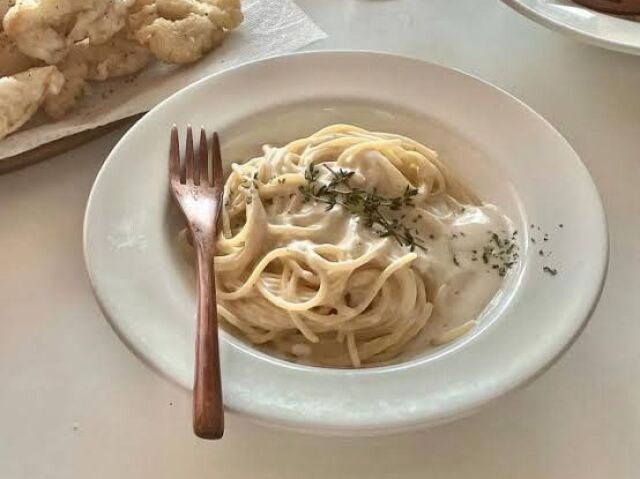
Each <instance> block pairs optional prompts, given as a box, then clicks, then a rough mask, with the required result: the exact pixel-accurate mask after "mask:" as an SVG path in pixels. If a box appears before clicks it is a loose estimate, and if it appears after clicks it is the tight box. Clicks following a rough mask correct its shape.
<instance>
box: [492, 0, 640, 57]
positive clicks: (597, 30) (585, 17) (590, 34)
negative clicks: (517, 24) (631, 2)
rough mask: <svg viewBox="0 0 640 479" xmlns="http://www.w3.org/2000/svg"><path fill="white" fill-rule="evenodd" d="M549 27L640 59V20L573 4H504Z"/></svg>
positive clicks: (557, 0) (547, 0) (548, 0)
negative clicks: (639, 56) (637, 56)
mask: <svg viewBox="0 0 640 479" xmlns="http://www.w3.org/2000/svg"><path fill="white" fill-rule="evenodd" d="M502 1H503V2H504V3H506V4H507V5H510V6H511V7H513V8H514V9H515V10H517V11H518V12H520V13H522V14H523V15H525V16H527V17H529V18H530V19H532V20H534V21H535V22H538V23H540V24H541V25H544V26H546V27H549V28H552V29H554V30H557V31H559V32H561V33H565V34H567V35H570V36H572V37H574V38H576V39H578V40H584V41H586V42H588V43H592V44H594V45H598V46H600V47H604V48H609V49H611V50H617V51H620V52H626V53H632V54H634V55H640V16H636V17H622V16H616V15H610V14H606V13H601V12H597V11H595V10H591V9H589V8H586V7H583V6H582V5H578V4H577V3H574V2H572V1H571V0H502Z"/></svg>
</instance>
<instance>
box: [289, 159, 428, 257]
mask: <svg viewBox="0 0 640 479" xmlns="http://www.w3.org/2000/svg"><path fill="white" fill-rule="evenodd" d="M323 166H324V167H325V168H326V169H327V170H328V171H329V172H330V173H331V179H330V181H329V183H325V184H321V185H320V184H318V179H319V177H320V171H319V169H318V168H316V167H315V166H314V165H313V164H311V165H309V166H308V167H307V169H306V170H305V173H304V178H305V180H307V184H306V185H304V186H300V188H299V190H300V193H302V197H303V199H304V201H305V202H308V201H311V200H314V201H316V202H318V203H323V204H326V205H327V206H326V210H327V211H330V210H331V209H333V208H334V207H335V206H336V205H340V206H342V208H344V209H345V210H346V211H348V212H349V213H351V214H352V215H355V216H357V217H358V218H359V219H360V221H361V223H362V224H363V225H365V226H367V227H368V228H371V229H372V230H373V231H374V232H375V233H376V234H378V235H379V236H380V237H381V238H387V237H391V238H393V239H395V240H396V241H397V242H398V244H400V245H401V246H406V247H408V248H409V249H410V250H411V251H413V250H415V248H420V249H422V250H425V251H426V247H425V246H424V245H423V244H422V243H423V242H422V240H421V239H420V238H418V237H416V236H414V235H413V234H412V233H411V231H410V230H409V228H407V227H406V226H405V225H404V224H403V223H402V222H401V221H399V220H398V219H396V218H393V219H392V218H391V217H390V214H389V211H398V210H400V209H401V208H403V207H415V205H414V203H413V199H414V197H415V196H416V195H417V194H418V189H417V188H412V187H411V186H407V188H406V189H405V191H404V193H403V195H402V196H399V197H395V198H386V197H384V196H381V195H379V194H378V193H377V191H376V190H375V188H374V190H373V191H366V190H364V189H361V188H352V187H351V185H350V184H349V180H350V179H351V177H352V176H353V175H354V174H355V171H348V170H343V169H342V168H340V169H338V170H334V169H333V168H331V167H329V166H328V165H323Z"/></svg>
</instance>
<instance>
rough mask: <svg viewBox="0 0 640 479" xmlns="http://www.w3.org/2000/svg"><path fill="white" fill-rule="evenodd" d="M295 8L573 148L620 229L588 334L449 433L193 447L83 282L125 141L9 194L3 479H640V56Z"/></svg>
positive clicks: (54, 168)
mask: <svg viewBox="0 0 640 479" xmlns="http://www.w3.org/2000/svg"><path fill="white" fill-rule="evenodd" d="M299 3H300V5H301V6H302V7H303V8H305V10H306V11H307V12H308V13H309V15H310V16H311V17H312V18H313V19H314V20H315V21H316V22H317V23H318V24H319V25H320V26H321V27H322V28H324V29H325V30H326V31H327V33H328V34H329V39H328V40H326V41H323V42H321V43H319V44H316V45H315V46H314V47H313V48H343V49H344V48H350V49H374V50H385V51H392V52H399V53H404V54H408V55H412V56H416V57H420V58H424V59H426V60H430V61H433V62H438V63H442V64H445V65H449V66H452V67H456V68H460V69H462V70H465V71H467V72H470V73H472V74H475V75H477V76H479V77H481V78H484V79H486V80H488V81H490V82H492V83H495V84H496V85H498V86H500V87H502V88H504V89H506V90H507V91H509V92H511V93H513V94H515V95H516V96H518V97H519V98H521V99H522V100H524V101H525V102H526V103H528V104H529V105H531V106H532V107H533V108H534V109H536V110H537V111H538V112H540V113H541V114H542V115H544V116H545V117H546V118H547V119H548V120H550V121H551V122H552V123H553V124H554V125H555V126H556V127H557V128H558V129H559V130H560V132H561V133H563V134H564V135H565V136H566V138H567V139H568V140H569V141H570V142H571V143H572V144H573V146H574V147H575V149H576V150H577V151H578V153H579V154H580V155H581V156H582V158H583V160H584V162H585V163H586V164H587V166H588V167H589V170H590V171H591V174H592V175H593V177H594V179H595V181H596V183H597V185H598V187H599V189H600V193H601V194H602V197H603V199H604V203H605V207H606V211H607V215H608V220H609V225H610V230H611V233H610V235H611V265H610V272H609V278H608V282H607V286H606V287H605V292H604V295H603V297H602V300H601V302H600V305H599V307H598V309H597V311H596V313H595V315H594V316H593V318H592V321H591V323H590V324H589V326H588V328H587V329H586V331H585V332H584V334H583V335H582V336H581V337H580V339H579V340H578V341H577V343H576V344H575V345H574V346H573V348H572V349H571V350H570V351H569V352H568V354H566V356H565V357H564V358H563V359H562V360H561V361H560V362H559V363H558V364H556V365H555V366H554V367H553V368H552V369H551V370H550V371H549V372H547V373H546V374H545V375H544V376H543V377H541V378H540V379H538V380H537V381H536V382H535V383H533V384H532V385H530V386H529V387H527V388H526V389H524V390H521V391H518V392H515V393H513V394H511V395H510V396H508V397H506V398H503V399H502V400H500V401H498V402H496V403H494V404H493V405H490V406H489V407H487V408H486V409H485V410H483V411H481V412H480V413H478V414H476V415H475V416H472V417H469V418H467V419H463V420H460V421H458V422H455V423H452V424H449V425H444V426H440V427H438V428H435V429H431V430H427V431H423V432H419V433H412V434H406V435H399V436H392V437H378V438H365V439H362V438H359V439H346V438H322V437H314V436H307V435H301V434H296V433H288V432H282V431H277V430H273V429H270V428H266V427H263V426H258V425H255V424H253V423H251V422H249V421H247V420H245V419H243V418H241V417H228V419H227V432H226V435H225V438H224V440H223V441H221V442H216V443H209V442H203V441H199V440H196V439H195V438H194V437H193V435H192V432H191V426H190V418H191V398H190V396H189V395H188V394H187V393H186V392H184V391H182V390H180V389H178V388H177V387H175V386H173V385H171V384H169V383H167V382H166V381H165V380H163V379H161V378H160V377H158V376H156V375H155V374H154V373H152V372H151V371H150V370H149V369H148V368H147V367H145V366H144V365H143V364H141V363H140V362H139V361H138V360H137V359H136V358H135V357H134V356H133V355H132V354H131V353H130V352H129V351H128V350H127V349H126V348H125V346H124V345H123V344H121V343H120V341H119V340H118V339H117V338H116V336H115V335H114V334H113V333H112V331H111V329H110V327H109V326H108V324H107V322H106V321H105V320H104V319H103V317H102V314H101V313H100V311H99V309H98V307H97V305H96V303H95V301H94V299H93V296H92V294H91V290H90V288H89V284H88V281H87V276H86V274H85V269H84V263H83V258H82V248H81V240H82V217H83V213H84V207H85V202H86V199H87V195H88V193H89V190H90V187H91V184H92V182H93V180H94V177H95V175H96V173H97V171H98V169H99V168H100V165H101V164H102V162H103V160H104V158H105V157H106V155H107V154H108V152H109V150H110V149H111V148H112V147H113V145H114V144H115V143H116V142H117V140H118V139H119V138H120V136H121V135H122V133H123V131H118V132H115V133H112V134H110V135H108V136H106V137H104V138H102V139H100V140H97V141H94V142H93V143H91V144H88V145H86V146H84V147H81V148H79V149H77V150H74V151H72V152H69V153H67V154H65V155H61V156H59V157H57V158H55V159H53V160H51V161H48V162H46V163H43V164H40V165H37V166H34V167H31V168H28V169H26V170H23V171H19V172H16V173H12V174H9V175H5V176H3V177H0V478H2V479H23V478H24V479H39V478H64V479H75V478H83V479H85V478H87V479H89V478H91V479H92V478H117V479H128V478H136V479H141V478H190V479H197V478H205V477H207V478H225V479H235V478H243V479H244V478H253V477H256V478H257V477H259V478H274V479H275V478H277V479H288V478H291V479H294V478H295V479H298V478H300V477H303V478H305V479H310V478H323V479H325V478H336V479H337V478H352V477H366V478H381V477H389V478H394V479H395V478H465V479H468V478H473V479H483V478H491V479H496V478H508V479H518V478H535V479H539V478H559V479H571V478H580V479H591V478H615V479H623V478H637V477H640V346H639V345H638V344H639V341H638V339H639V338H640V318H639V317H638V316H639V314H638V312H639V311H640V280H639V279H638V278H639V273H640V241H639V236H640V201H639V197H640V187H639V186H640V57H632V56H626V55H623V54H619V53H613V52H609V51H605V50H601V49H598V48H596V47H591V46H587V45H582V44H579V43H576V42H575V41H573V40H570V39H567V38H564V37H563V36H560V35H559V34H557V33H552V32H550V31H547V30H545V29H543V28H542V27H539V26H537V25H535V24H533V23H531V22H529V21H528V20H526V19H524V18H522V17H520V16H519V15H518V14H516V13H515V12H513V11H511V10H510V9H509V8H507V7H505V6H503V5H502V4H501V3H500V2H498V1H497V0H484V1H482V2H480V1H478V0H454V1H452V0H429V1H427V0H300V1H299ZM514 154H517V152H514ZM567 200H568V201H570V198H567ZM584 214H589V211H585V212H584ZM576 254H581V253H580V252H579V251H576Z"/></svg>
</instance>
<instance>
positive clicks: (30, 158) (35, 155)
mask: <svg viewBox="0 0 640 479" xmlns="http://www.w3.org/2000/svg"><path fill="white" fill-rule="evenodd" d="M142 115H143V114H139V115H134V116H130V117H128V118H123V119H122V120H118V121H114V122H113V123H109V124H108V125H104V126H100V127H98V128H94V129H92V130H86V131H81V132H80V133H76V134H75V135H71V136H67V137H64V138H60V139H59V140H56V141H52V142H51V143H46V144H44V145H40V146H38V147H37V148H34V149H33V150H29V151H25V152H23V153H20V154H18V155H15V156H11V157H9V158H5V159H4V160H0V175H2V174H5V173H9V172H11V171H15V170H19V169H21V168H25V167H27V166H29V165H34V164H36V163H39V162H41V161H43V160H46V159H48V158H51V157H53V156H56V155H59V154H61V153H64V152H66V151H69V150H72V149H73V148H77V147H78V146H80V145H82V144H84V143H87V142H89V141H91V140H94V139H96V138H99V137H101V136H103V135H106V134H107V133H109V132H110V131H113V130H115V129H117V128H120V127H121V126H125V125H129V126H131V125H133V123H135V122H136V121H137V120H138V119H140V118H141V117H142Z"/></svg>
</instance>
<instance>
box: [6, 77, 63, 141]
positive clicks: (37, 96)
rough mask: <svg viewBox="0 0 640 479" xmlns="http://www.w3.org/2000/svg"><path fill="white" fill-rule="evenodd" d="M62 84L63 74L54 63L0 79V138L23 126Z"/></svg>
mask: <svg viewBox="0 0 640 479" xmlns="http://www.w3.org/2000/svg"><path fill="white" fill-rule="evenodd" d="M63 83H64V77H63V76H62V74H61V73H60V72H59V71H58V69H57V68H56V67H54V66H46V67H38V68H31V69H30V70H27V71H26V72H23V73H18V74H17V75H13V76H7V77H3V78H0V138H4V137H5V136H6V135H8V134H9V133H12V132H14V131H15V130H17V129H18V128H20V127H21V126H22V125H24V124H25V123H26V122H27V120H29V118H31V117H32V116H33V114H34V113H35V112H36V111H37V110H38V107H39V106H40V104H41V103H42V101H43V100H44V99H45V97H46V96H47V95H50V94H56V93H58V92H59V91H60V89H61V88H62V85H63Z"/></svg>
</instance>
